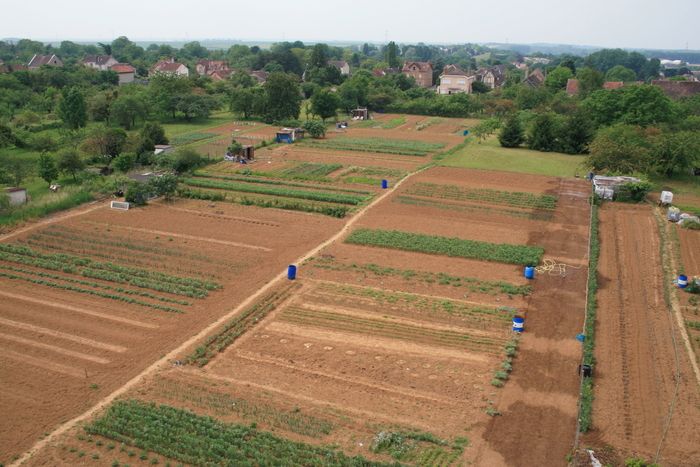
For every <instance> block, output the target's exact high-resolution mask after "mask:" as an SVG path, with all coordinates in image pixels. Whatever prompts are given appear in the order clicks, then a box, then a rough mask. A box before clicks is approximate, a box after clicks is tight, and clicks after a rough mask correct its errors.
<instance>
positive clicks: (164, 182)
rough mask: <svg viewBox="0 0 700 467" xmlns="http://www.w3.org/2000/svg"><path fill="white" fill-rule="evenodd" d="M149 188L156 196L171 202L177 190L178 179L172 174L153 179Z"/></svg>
mask: <svg viewBox="0 0 700 467" xmlns="http://www.w3.org/2000/svg"><path fill="white" fill-rule="evenodd" d="M148 185H149V188H150V189H151V191H152V192H153V194H154V195H156V196H162V197H164V198H165V200H166V201H169V200H170V199H171V198H172V197H173V195H174V194H175V191H176V190H177V177H176V176H175V175H171V174H165V175H161V176H160V177H153V178H152V179H150V180H149V181H148Z"/></svg>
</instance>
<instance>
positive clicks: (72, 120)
mask: <svg viewBox="0 0 700 467" xmlns="http://www.w3.org/2000/svg"><path fill="white" fill-rule="evenodd" d="M58 115H59V117H61V120H63V122H64V123H65V124H66V126H68V128H71V129H73V130H76V129H78V128H82V127H84V126H85V123H86V122H87V110H86V106H85V98H84V97H83V94H82V93H81V92H80V90H79V89H78V88H76V87H71V88H65V89H64V90H63V95H62V98H61V101H60V102H59V104H58Z"/></svg>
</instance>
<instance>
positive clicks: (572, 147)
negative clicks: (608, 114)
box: [560, 111, 595, 154]
mask: <svg viewBox="0 0 700 467" xmlns="http://www.w3.org/2000/svg"><path fill="white" fill-rule="evenodd" d="M594 134H595V132H594V130H593V125H592V124H591V120H590V118H589V117H588V115H586V114H585V113H584V112H582V111H578V112H575V113H574V114H572V115H571V116H569V117H568V118H567V119H566V122H565V123H564V126H563V127H562V129H561V133H560V146H561V147H560V149H561V150H562V151H563V152H565V153H567V154H584V153H586V152H588V145H589V144H590V143H591V140H592V139H593V136H594Z"/></svg>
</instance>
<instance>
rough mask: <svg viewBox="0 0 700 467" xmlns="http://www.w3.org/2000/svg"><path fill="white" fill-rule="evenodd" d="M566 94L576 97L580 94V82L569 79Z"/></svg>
mask: <svg viewBox="0 0 700 467" xmlns="http://www.w3.org/2000/svg"><path fill="white" fill-rule="evenodd" d="M566 93H567V94H568V95H570V96H575V95H577V94H578V93H579V81H578V80H577V79H574V78H569V80H568V81H567V82H566Z"/></svg>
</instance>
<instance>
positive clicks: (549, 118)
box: [527, 68, 568, 152]
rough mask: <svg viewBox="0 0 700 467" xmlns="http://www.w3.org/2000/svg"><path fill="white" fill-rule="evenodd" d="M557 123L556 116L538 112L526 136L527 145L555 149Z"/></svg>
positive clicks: (549, 149)
mask: <svg viewBox="0 0 700 467" xmlns="http://www.w3.org/2000/svg"><path fill="white" fill-rule="evenodd" d="M565 69H566V70H568V68H565ZM557 123H558V122H557V120H556V117H555V116H554V115H552V114H550V113H542V114H538V115H537V116H536V117H535V121H534V122H533V124H532V128H531V129H530V134H529V135H528V138H527V144H528V147H529V148H530V149H533V150H535V151H543V152H552V151H556V150H557V149H558V147H559V141H558V138H557V134H558V128H557Z"/></svg>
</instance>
